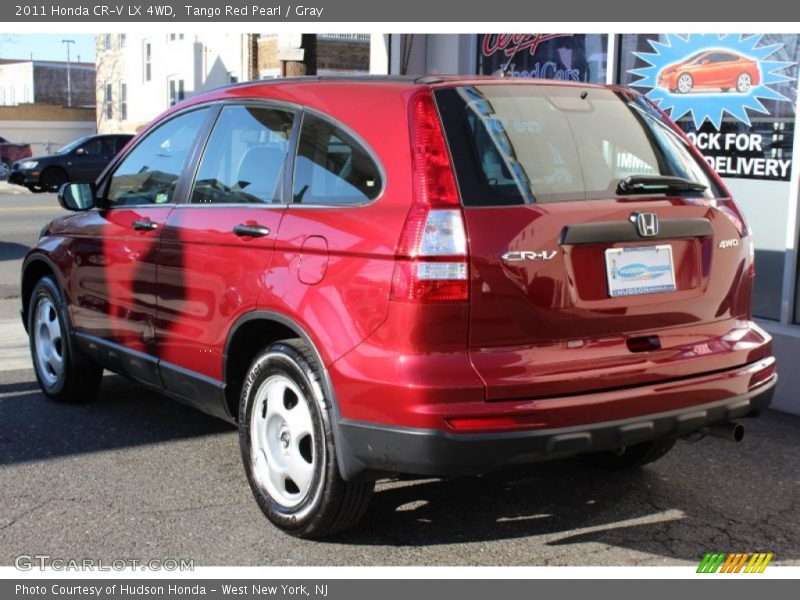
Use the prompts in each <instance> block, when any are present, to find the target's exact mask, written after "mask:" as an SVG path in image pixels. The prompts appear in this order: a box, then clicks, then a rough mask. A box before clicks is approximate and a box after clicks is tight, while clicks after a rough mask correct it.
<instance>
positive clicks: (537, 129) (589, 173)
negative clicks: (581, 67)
mask: <svg viewBox="0 0 800 600" xmlns="http://www.w3.org/2000/svg"><path fill="white" fill-rule="evenodd" d="M584 94H585V96H584ZM436 99H437V102H438V105H439V110H440V113H441V116H442V121H443V124H444V128H445V133H446V136H447V140H448V143H449V146H450V153H451V155H452V157H453V162H454V165H455V171H456V177H457V179H458V183H459V187H460V191H461V197H462V200H463V202H464V204H466V205H468V206H491V205H507V204H526V203H531V202H559V201H570V200H587V199H597V198H609V197H610V198H613V197H616V196H617V185H618V184H619V182H620V180H622V179H624V178H625V177H628V176H630V175H639V174H641V175H670V176H677V177H683V178H686V179H690V180H692V181H696V182H699V183H701V184H703V185H705V186H707V188H706V191H705V192H704V194H705V195H706V196H709V197H712V196H714V195H715V194H716V192H717V190H716V187H715V185H714V183H713V180H712V179H711V177H710V173H709V170H708V168H707V166H706V165H705V163H701V162H699V161H698V160H697V159H695V157H694V155H693V154H692V153H691V152H690V149H689V147H688V146H687V144H686V142H684V141H683V139H682V138H681V137H680V136H679V135H678V134H677V133H676V132H675V131H674V130H673V129H672V128H671V127H670V126H669V125H668V124H667V123H666V122H665V121H664V120H663V119H662V117H661V116H660V114H659V113H658V111H656V110H655V109H654V108H653V107H652V106H651V105H650V104H649V103H647V102H646V101H644V100H643V99H641V98H640V97H639V96H636V95H627V94H624V93H622V92H613V91H611V90H605V89H598V88H587V89H583V88H579V87H571V86H570V87H560V86H545V85H535V86H534V85H530V86H527V85H525V86H522V85H481V86H470V87H461V88H450V89H446V90H439V91H437V92H436ZM695 193H697V192H695ZM700 193H701V194H702V193H703V192H700Z"/></svg>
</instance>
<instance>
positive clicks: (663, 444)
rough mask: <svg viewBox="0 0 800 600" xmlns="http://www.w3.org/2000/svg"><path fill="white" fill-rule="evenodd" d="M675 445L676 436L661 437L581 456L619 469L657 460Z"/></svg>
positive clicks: (596, 463) (594, 463)
mask: <svg viewBox="0 0 800 600" xmlns="http://www.w3.org/2000/svg"><path fill="white" fill-rule="evenodd" d="M674 445H675V438H661V439H659V440H652V441H649V442H639V443H638V444H632V445H631V446H623V447H622V448H618V449H615V450H604V451H602V452H592V453H590V454H582V455H581V457H582V458H583V459H584V460H585V461H586V462H588V463H589V464H591V465H592V466H595V467H600V468H602V469H608V470H611V471H618V470H621V469H630V468H634V467H641V466H643V465H646V464H649V463H652V462H655V461H657V460H658V459H659V458H661V457H662V456H664V455H665V454H666V453H667V452H669V451H670V450H671V449H672V447H673V446H674Z"/></svg>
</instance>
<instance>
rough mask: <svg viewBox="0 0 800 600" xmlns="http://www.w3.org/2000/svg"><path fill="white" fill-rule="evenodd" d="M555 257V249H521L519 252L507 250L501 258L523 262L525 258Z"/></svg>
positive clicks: (546, 258) (505, 260)
mask: <svg viewBox="0 0 800 600" xmlns="http://www.w3.org/2000/svg"><path fill="white" fill-rule="evenodd" d="M555 257H556V251H555V250H542V251H541V252H533V251H532V250H520V251H518V252H506V253H505V254H503V256H501V257H500V258H502V259H503V261H504V262H522V261H524V260H550V259H552V258H555Z"/></svg>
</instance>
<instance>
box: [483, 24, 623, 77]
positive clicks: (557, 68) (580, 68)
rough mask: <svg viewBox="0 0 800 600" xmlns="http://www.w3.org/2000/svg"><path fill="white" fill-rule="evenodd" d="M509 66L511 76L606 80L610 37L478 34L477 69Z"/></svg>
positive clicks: (489, 71) (486, 72) (488, 71)
mask: <svg viewBox="0 0 800 600" xmlns="http://www.w3.org/2000/svg"><path fill="white" fill-rule="evenodd" d="M506 65H507V66H508V75H509V76H511V77H534V78H542V79H561V80H566V81H582V82H590V83H605V80H606V68H607V65H608V36H607V35H601V34H544V33H520V34H499V33H486V34H481V35H479V36H478V70H479V72H480V73H481V74H484V75H490V74H492V73H497V72H498V71H501V70H502V69H503V68H504V67H506Z"/></svg>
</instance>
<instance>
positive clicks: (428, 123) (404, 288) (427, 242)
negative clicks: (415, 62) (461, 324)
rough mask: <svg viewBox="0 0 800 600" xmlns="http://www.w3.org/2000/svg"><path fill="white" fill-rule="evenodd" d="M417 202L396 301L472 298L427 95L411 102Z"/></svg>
mask: <svg viewBox="0 0 800 600" xmlns="http://www.w3.org/2000/svg"><path fill="white" fill-rule="evenodd" d="M410 121H411V152H412V161H413V177H414V202H413V204H412V206H411V210H409V212H408V216H407V217H406V222H405V225H404V227H403V234H402V236H401V237H400V242H399V244H398V247H397V252H396V258H397V263H396V265H395V271H394V279H393V281H392V298H394V299H397V300H405V301H409V302H436V301H464V300H468V299H469V288H468V280H469V267H468V258H467V236H466V232H465V228H464V218H463V215H462V213H461V204H460V202H459V198H458V189H457V187H456V181H455V177H454V176H453V168H452V165H451V164H450V155H449V154H448V152H447V146H446V144H445V140H444V136H443V135H442V128H441V125H440V123H439V115H438V114H437V113H436V107H435V106H434V104H433V97H432V96H431V93H430V92H429V91H425V92H421V93H419V94H417V95H415V96H414V97H413V98H412V99H411V106H410Z"/></svg>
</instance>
